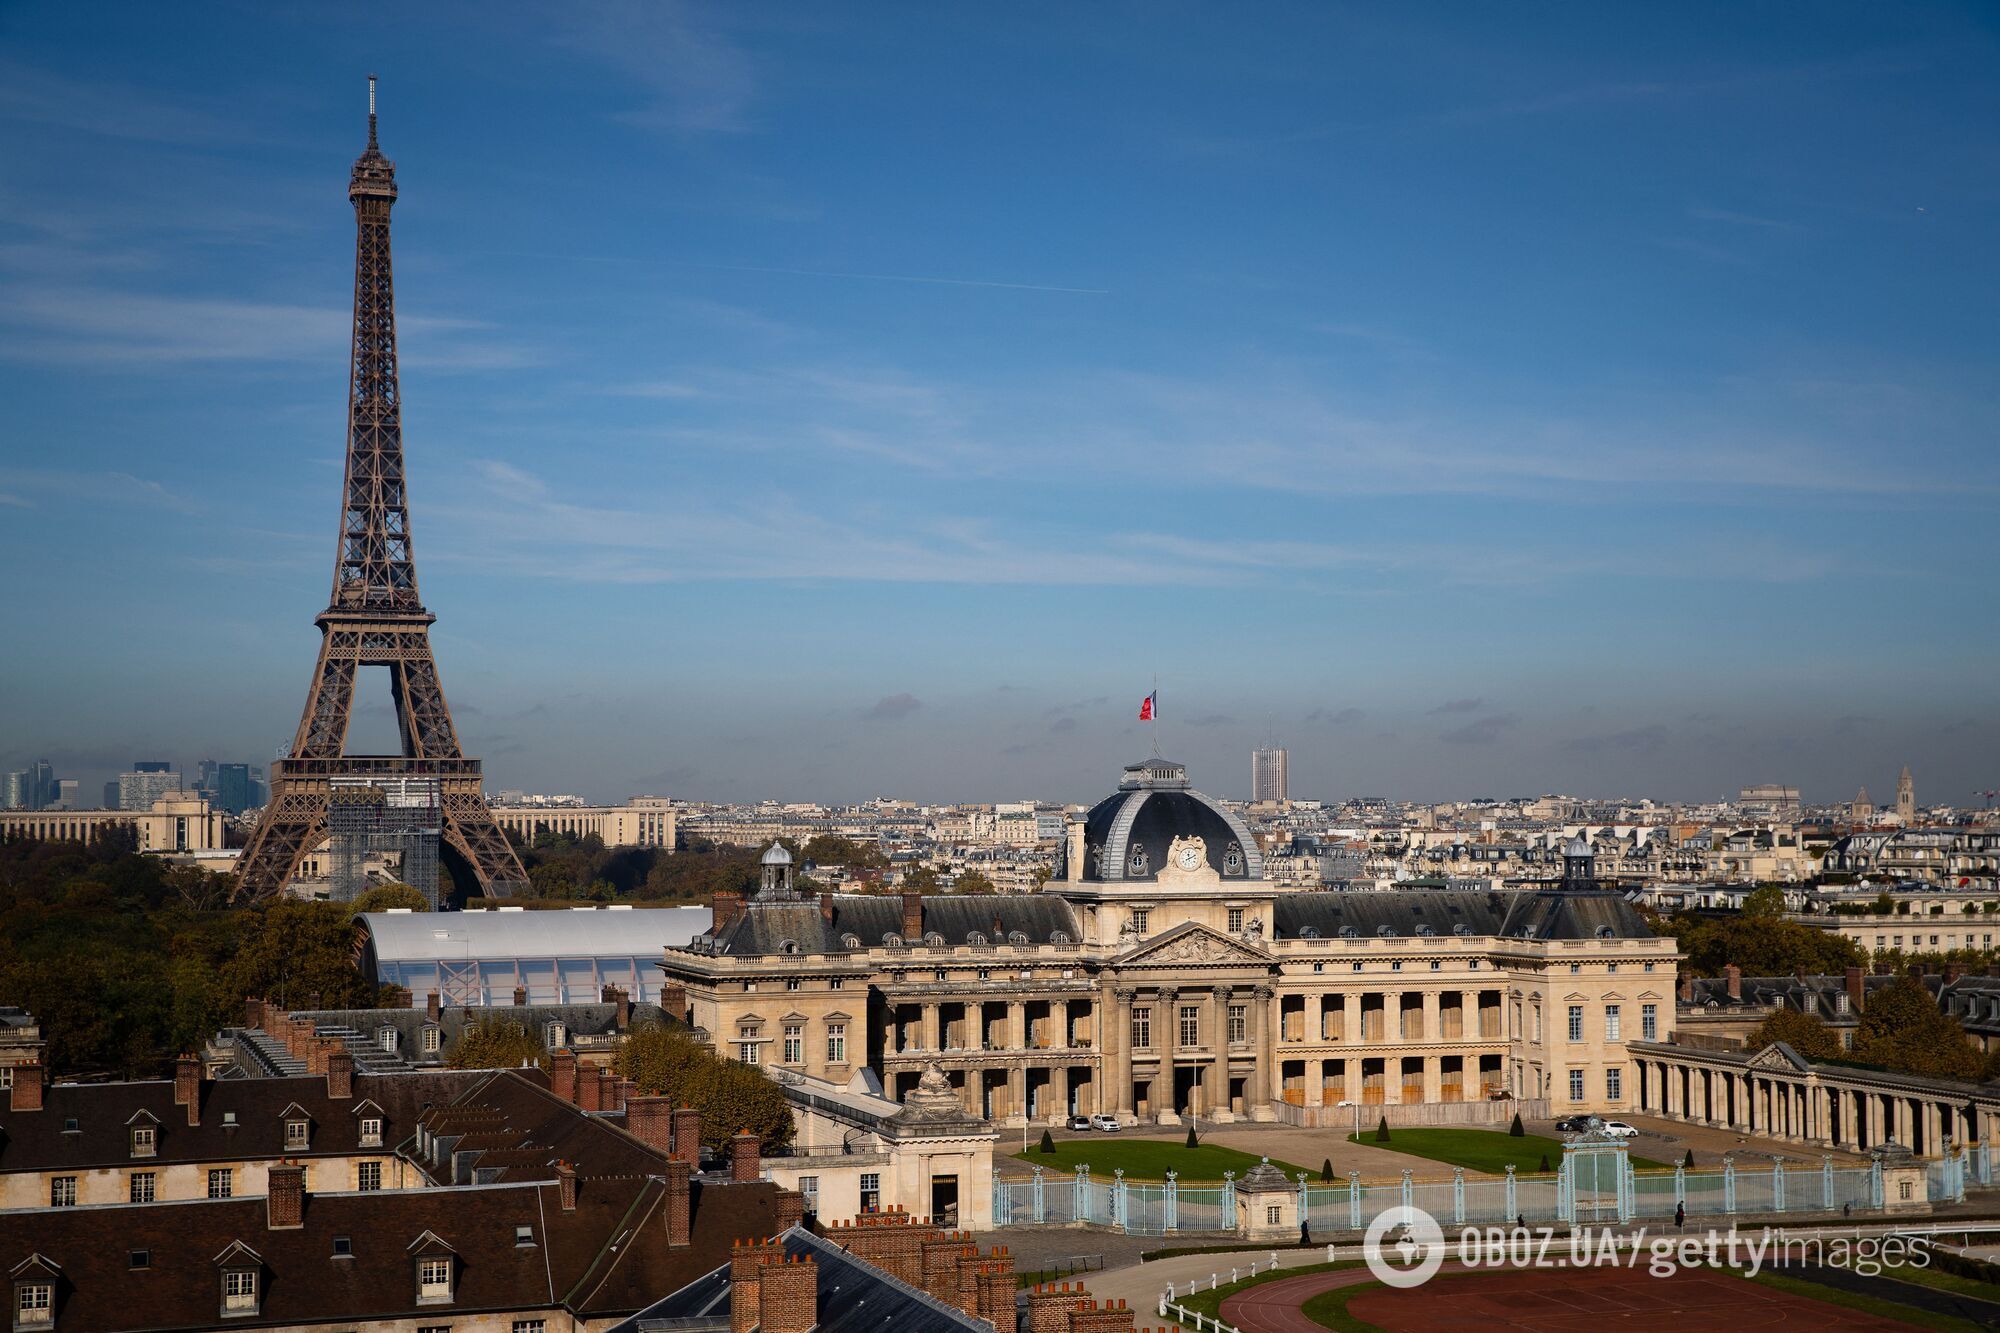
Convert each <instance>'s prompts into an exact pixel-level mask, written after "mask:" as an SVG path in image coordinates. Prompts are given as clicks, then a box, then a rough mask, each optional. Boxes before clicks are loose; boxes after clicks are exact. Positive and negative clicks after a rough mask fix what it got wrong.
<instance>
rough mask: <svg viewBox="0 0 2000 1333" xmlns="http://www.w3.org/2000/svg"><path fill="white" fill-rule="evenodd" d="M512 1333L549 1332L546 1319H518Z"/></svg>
mask: <svg viewBox="0 0 2000 1333" xmlns="http://www.w3.org/2000/svg"><path fill="white" fill-rule="evenodd" d="M510 1333H549V1321H548V1320H546V1319H516V1320H515V1321H514V1323H513V1327H512V1329H511V1330H510Z"/></svg>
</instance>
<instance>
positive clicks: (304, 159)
mask: <svg viewBox="0 0 2000 1333" xmlns="http://www.w3.org/2000/svg"><path fill="white" fill-rule="evenodd" d="M571 9H575V10H577V11H580V13H581V17H579V16H578V15H577V14H572V13H569V12H568V11H569V10H571ZM1996 69H2000V35H1996V28H1995V23H1994V19H1993V14H1992V11H1991V10H1989V9H1984V8H1983V7H1980V6H1973V5H1967V6H1951V5H1909V6H1881V5H1832V4H1828V5H1812V6H1804V5H1741V4H1718V5H1693V4H1690V5H1671V6H1664V5H1646V6H1639V5H1630V6H1623V5H1602V6H1575V5H1546V6H1542V5H1524V6H1509V7H1505V8H1501V7H1495V6H1490V5H1472V4H1467V5H1457V6H1453V5H1439V6H1430V7H1423V8H1422V9H1421V10H1419V8H1418V7H1412V6H1353V7H1344V6H1334V5H1320V4H1302V5H1296V6H1261V7H1258V6H1220V5H1217V6H1199V5H1181V4H1143V5H1141V4H1133V5H1113V4H1105V5H1090V6H1064V5H1051V6H1008V7H997V8H996V7H992V6H970V5H965V6H931V5H916V4H911V5H798V6H715V7H712V8H708V7H700V6H694V5H683V4H670V3H658V4H627V5H616V4H608V5H592V6H578V7H566V6H564V7H559V6H540V7H537V6H525V5H522V6H508V5H498V6H495V5H478V6H471V5H466V6H452V5H425V6H406V7H402V8H401V9H399V10H398V12H397V14H396V16H395V18H394V20H393V22H391V21H389V20H388V18H387V17H386V11H384V12H380V13H375V12H370V11H369V10H367V9H365V8H357V7H353V6H334V5H306V6H289V7H278V6H267V5H255V4H241V5H230V4H218V5H209V6H202V7H198V8H196V9H195V10H194V12H192V13H190V12H189V10H188V7H162V6H157V5H131V6H125V7H122V8H121V7H118V6H102V5H99V6H89V7H82V6H62V5H55V4H14V5H10V6H8V7H7V8H6V9H5V10H4V11H0V134H4V136H5V140H6V142H7V143H8V145H9V148H8V153H7V157H8V162H9V166H8V170H7V171H6V172H5V173H4V177H0V392H4V394H5V398H6V401H7V402H8V404H9V407H10V409H11V410H10V411H9V412H8V424H7V427H6V429H5V431H4V433H0V542H4V546H5V549H6V550H7V552H8V563H9V566H10V569H11V573H10V576H9V577H8V578H7V580H6V582H5V584H4V585H0V586H4V598H5V606H6V608H7V615H6V617H5V623H6V625H7V626H8V628H9V630H10V631H11V632H10V633H9V635H8V636H7V637H8V640H9V642H8V648H7V651H6V652H5V653H4V654H0V763H5V764H9V765H13V764H18V763H20V762H23V761H25V760H26V759H29V758H32V757H36V756H39V755H43V754H46V755H48V756H49V757H50V758H51V759H53V760H54V761H55V762H56V763H57V766H58V769H59V770H61V771H63V772H65V773H71V774H76V775H79V776H84V777H87V778H88V777H97V776H101V775H103V774H104V773H106V772H110V771H115V770H116V769H118V768H120V767H123V766H124V764H125V763H126V762H127V761H128V760H130V759H133V758H139V757H146V756H151V755H156V754H157V755H164V756H168V757H173V758H178V759H181V760H183V761H184V762H187V763H190V764H191V763H192V762H193V761H194V760H195V759H197V758H200V757H202V756H204V755H211V754H212V755H216V756H219V757H223V758H237V757H251V758H258V759H261V758H264V757H268V755H269V754H270V753H271V751H272V748H273V747H274V746H276V745H278V744H280V743H282V742H283V741H285V740H287V739H289V737H290V734H291V731H292V729H293V727H294V726H295V724H296V721H297V716H298V710H299V708H300V706H301V705H302V703H303V701H304V694H305V688H306V684H307V677H308V673H309V668H310V665H311V662H312V657H313V652H314V649H315V647H316V643H317V632H316V631H315V630H314V629H313V626H312V617H313V615H314V614H315V613H316V612H317V611H318V609H319V608H320V607H321V606H323V605H324V601H325V597H326V591H327V587H328V585H329V582H330V576H331V563H332V555H333V531H334V521H335V518H336V508H337V503H338V499H337V487H338V480H339V460H340V450H341V447H342V443H343V441H342V431H343V426H344V402H343V398H342V392H343V375H344V372H345V368H346V360H345V356H346V353H345V345H344V342H345V333H346V325H347V320H348V302H349V300H350V294H351V265H352V225H353V224H352V214H351V211H350V209H349V207H348V204H347V201H346V198H345V185H346V176H347V170H348V166H349V163H350V162H351V161H352V159H353V157H354V156H355V154H356V153H357V152H358V151H359V149H360V147H361V144H362V139H363V133H364V107H363V98H364V86H365V85H364V76H365V75H366V74H367V73H369V72H370V71H374V72H376V73H379V74H380V75H381V77H382V88H381V105H382V143H383V148H384V150H385V151H386V152H387V153H388V154H389V155H390V156H391V157H392V158H393V159H394V160H395V161H396V163H397V167H398V172H399V178H400V183H401V186H402V197H401V200H400V202H399V203H398V204H397V207H396V213H395V228H396V233H395V244H396V276H397V289H398V299H399V313H400V316H401V332H402V351H403V369H404V377H403V388H404V393H405V396H406V407H405V438H406V441H407V447H408V451H409V466H410V474H411V478H412V483H411V489H412V499H413V504H414V535H415V550H416V556H417V561H418V567H419V571H420V577H421V580H422V589H423V593H424V596H425V600H426V601H427V603H428V604H429V605H430V607H431V609H432V610H434V611H435V612H436V613H437V614H438V616H439V621H438V624H437V627H436V629H435V631H434V640H435V643H436V647H437V651H438V656H439V659H440V665H441V668H442V671H443V674H444V680H445V684H446V688H447V691H448V693H449V694H450V696H451V699H452V702H453V704H454V707H455V709H456V711H457V713H458V718H459V723H460V728H461V731H462V732H463V733H464V738H465V740H466V743H467V746H468V749H469V750H470V751H471V752H473V753H475V754H478V755H480V756H482V757H483V758H485V760H486V761H487V766H488V772H489V774H490V775H491V777H492V779H493V780H494V782H495V784H496V785H500V784H504V785H509V786H527V787H530V788H540V789H546V790H580V791H583V792H585V793H587V794H589V795H592V796H595V797H603V798H612V797H621V796H623V795H626V794H628V793H630V792H634V791H639V790H655V791H665V792H668V793H671V794H675V795H684V796H689V797H698V798H716V799H723V798H743V797H751V796H760V795H770V796H780V797H786V798H792V799H811V798H823V799H847V798H856V797H860V796H865V795H868V794H873V793H877V792H894V793H899V794H909V795H916V796H921V797H930V798H936V799H996V798H999V799H1006V798H1010V797H1013V796H1017V795H1030V794H1032V795H1038V796H1042V797H1045V798H1050V799H1070V800H1081V799H1088V798H1090V797H1092V796H1093V795H1095V794H1097V793H1099V792H1100V791H1102V790H1103V789H1105V788H1106V787H1107V785H1108V784H1109V782H1110V780H1111V779H1112V778H1113V777H1114V776H1115V773H1116V769H1117V767H1118V765H1119V764H1120V763H1121V762H1123V761H1125V760H1127V759H1129V758H1133V757H1137V756H1138V755H1140V754H1143V753H1144V751H1145V748H1146V745H1147V738H1146V737H1145V735H1144V734H1143V731H1142V729H1141V728H1140V726H1139V724H1137V723H1136V721H1135V720H1134V713H1135V711H1136V706H1137V702H1138V699H1139V696H1140V695H1142V694H1144V693H1145V691H1146V690H1147V689H1148V688H1150V687H1151V685H1152V682H1153V679H1154V677H1155V675H1157V676H1158V678H1159V680H1160V683H1161V689H1162V696H1163V701H1164V706H1163V713H1164V720H1163V722H1162V723H1161V726H1160V732H1161V736H1160V739H1161V742H1162V745H1163V748H1165V749H1166V750H1167V751H1169V752H1170V753H1173V754H1175V755H1177V756H1179V757H1181V758H1183V759H1185V760H1186V761H1187V762H1189V764H1190V765H1191V767H1192V768H1193V771H1194V776H1195V777H1196V779H1197V782H1198V784H1199V785H1201V786H1203V787H1205V788H1206V789H1209V790H1212V791H1215V792H1218V793H1222V794H1237V793H1242V792H1244V791H1245V790H1246V789H1247V787H1248V781H1249V760H1248V750H1249V749H1250V747H1251V745H1252V744H1253V743H1254V742H1256V741H1257V740H1259V739H1260V738H1262V737H1263V736H1264V735H1265V734H1266V733H1267V732H1268V733H1273V734H1275V735H1277V736H1278V737H1279V738H1281V739H1282V740H1284V741H1285V742H1286V743H1288V744H1289V745H1290V747H1291V749H1292V752H1293V772H1294V785H1295V789H1296V790H1298V791H1299V792H1300V793H1301V794H1308V795H1324V796H1328V797H1339V796H1346V795H1357V794H1377V793H1380V794H1388V795H1394V796H1405V797H1415V798H1442V797H1449V796H1474V795H1504V794H1514V793H1523V792H1539V791H1545V790H1568V791H1589V792H1596V793H1610V792H1620V793H1634V794H1650V795H1655V796H1660V797H1673V798H1712V797H1714V796H1716V795H1719V794H1721V793H1723V792H1725V791H1730V790H1733V789H1734V788H1735V787H1736V786H1738V785H1740V784H1742V783H1747V782H1754V781H1788V782H1795V783H1797V784H1799V785H1801V786H1802V787H1803V788H1805V790H1806V792H1807V794H1808V795H1809V796H1810V797H1815V798H1821V799H1833V798H1835V797H1842V798H1844V797H1846V796H1848V795H1850V794H1851V793H1852V791H1853V789H1854V788H1855V787H1857V786H1858V785H1860V784H1862V783H1867V784H1868V785H1869V787H1870V789H1871V790H1872V791H1873V792H1874V793H1875V794H1876V796H1877V797H1878V798H1881V797H1885V796H1887V795H1889V794H1890V792H1891V791H1892V790H1893V778H1894V774H1895V769H1896V766H1897V765H1898V764H1900V763H1902V762H1905V761H1907V762H1908V763H1910V764H1911V766H1912V767H1913V769H1914V770H1915V771H1916V774H1917V778H1918V784H1919V794H1920V796H1923V797H1926V798H1932V797H1934V798H1937V799H1963V798H1965V797H1966V796H1967V795H1968V794H1969V793H1970V791H1971V790H1972V789H1973V788H1975V787H1988V786H1995V785H2000V763H1996V761H1995V760H1994V759H1993V758H1992V755H1993V754H1994V752H1995V748H1996V741H2000V727H1996V725H1995V717H1996V704H2000V688H1996V685H1995V680H1996V673H1995V672H1994V670H1993V668H1992V659H1993V656H1994V650H1995V648H1996V646H2000V642H1996V641H2000V628H1997V627H1996V617H1995V616H1994V610H1995V604H1996V598H1995V593H1994V578H1993V570H1994V563H1995V561H1994V557H1995V554H1996V551H1995V545H1996V543H1995V538H1994V526H1993V514H1994V507H1995V500H1996V496H2000V468H1996V463H1995V451H1994V447H1993V437H1994V427H1995V424H1996V420H2000V411H1996V407H2000V401H1997V400H2000V389H1997V388H1996V382H1995V373H1994V366H1995V364H1996V352H2000V346H1996V343H2000V333H1996V322H1995V320H1994V309H1995V295H1996V292H1995V285H1996V284H1995V278H1996V272H1997V271H2000V261H1996V258H1995V250H1994V247H1993V236H1994V235H1995V234H1996V223H2000V185H1996V182H2000V173H1997V172H1996V168H2000V130H1996V127H2000V76H1996V75H1995V73H1994V71H1995V70H1996ZM369 703H370V706H369V708H368V710H367V711H366V712H364V714H363V715H362V716H361V718H360V719H359V722H358V724H357V727H358V729H359V730H358V732H357V741H358V742H359V741H362V740H364V739H365V738H366V737H367V736H369V735H370V734H372V735H374V736H376V737H380V736H382V735H384V734H386V732H387V727H388V722H387V713H386V708H385V706H384V704H385V696H383V695H382V694H381V693H380V692H379V691H378V692H377V693H376V694H375V695H373V696H370V699H369ZM370 729H373V730H372V733H371V731H370Z"/></svg>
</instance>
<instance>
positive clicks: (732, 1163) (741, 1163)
mask: <svg viewBox="0 0 2000 1333" xmlns="http://www.w3.org/2000/svg"><path fill="white" fill-rule="evenodd" d="M758 1146H759V1140H758V1138H757V1136H756V1135H755V1134H752V1133H751V1132H750V1131H749V1130H747V1129H739V1130H737V1131H736V1133H734V1134H732V1135H731V1136H730V1138H729V1178H730V1179H731V1180H742V1181H748V1180H756V1179H759V1178H760V1177H761V1176H762V1174H763V1172H762V1170H761V1169H760V1164H759V1162H758V1160H757V1149H758Z"/></svg>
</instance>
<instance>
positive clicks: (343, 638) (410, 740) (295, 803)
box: [236, 76, 528, 899]
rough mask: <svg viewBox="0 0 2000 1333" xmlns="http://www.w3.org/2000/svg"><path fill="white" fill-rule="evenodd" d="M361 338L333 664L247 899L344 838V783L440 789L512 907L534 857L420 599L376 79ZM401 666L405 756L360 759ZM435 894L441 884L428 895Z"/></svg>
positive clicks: (320, 679) (261, 845)
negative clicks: (454, 710) (494, 801)
mask: <svg viewBox="0 0 2000 1333" xmlns="http://www.w3.org/2000/svg"><path fill="white" fill-rule="evenodd" d="M347 197H348V199H349V201H350V202H352V203H353V205H354V223H355V233H354V235H355V242H354V337H353V342H352V345H351V349H350V359H349V362H348V381H347V384H348V396H347V476H346V480H345V483H344V484H343V486H342V489H341V510H340V541H339V545H338V546H337V548H336V553H335V556H334V565H333V596H332V598H331V599H330V600H329V601H328V603H327V608H326V610H324V611H322V612H320V614H319V628H320V635H321V638H320V649H319V662H318V664H317V665H316V666H315V667H314V668H313V682H312V690H311V692H310V693H309V694H308V695H307V696H306V707H305V715H304V716H303V717H301V718H300V719H299V729H298V732H297V734H296V735H295V736H294V737H293V738H292V746H291V749H290V750H289V751H287V752H286V754H285V756H284V757H283V758H282V759H279V760H277V761H276V762H274V763H273V764H272V765H271V799H270V800H269V802H268V803H266V805H265V806H264V813H263V817H262V818H261V819H260V820H259V821H258V823H257V830H256V832H255V833H253V834H251V835H250V845H249V846H247V847H245V848H244V849H243V856H242V858H241V859H240V860H239V861H238V862H237V864H236V878H237V889H236V891H237V894H238V896H239V897H246V898H258V899H261V898H269V897H271V896H272V895H274V894H277V893H279V892H281V891H282V890H283V889H284V887H285V885H286V883H287V882H289V881H290V880H291V878H292V877H293V875H294V874H296V873H297V871H298V868H299V863H300V862H302V861H304V860H305V859H306V858H307V857H308V856H311V855H312V854H313V852H314V851H316V850H317V849H318V847H319V845H320V843H321V842H323V841H325V840H326V838H327V835H328V833H329V832H330V831H331V830H330V828H329V822H328V805H329V802H330V800H331V797H332V793H333V790H334V784H335V783H336V781H338V780H343V779H365V780H367V781H370V782H376V783H383V784H391V783H394V782H396V781H398V780H403V779H428V780H431V781H434V782H436V783H437V784H438V788H439V791H440V793H441V796H440V810H439V815H440V818H439V829H438V832H439V834H440V836H441V837H442V838H443V840H444V844H445V847H446V848H448V849H450V850H451V851H452V852H455V853H456V854H457V855H458V856H459V858H460V859H461V861H462V864H463V865H464V867H465V868H466V869H467V870H469V871H470V872H471V874H472V877H473V878H474V879H475V880H477V882H478V887H479V889H480V891H481V892H483V893H486V894H490V895H494V896H499V897H504V896H506V895H508V894H511V893H513V892H515V891H516V890H518V889H521V888H524V887H526V885H527V880H528V876H527V873H526V872H525V871H524V870H522V868H521V859H520V857H518V856H516V855H515V854H514V849H513V847H512V846H511V845H509V843H508V842H507V839H506V838H505V837H504V836H503V835H502V834H501V832H500V829H499V826H498V825H496V824H495V823H494V822H493V812H492V811H491V810H489V809H487V808H486V797H485V796H484V794H483V793H482V791H481V778H480V769H479V761H478V760H477V759H468V758H467V757H466V756H465V753H464V751H463V750H461V749H460V748H459V743H458V730H457V728H456V727H455V726H454V725H453V724H452V720H451V709H450V708H449V707H447V706H446V704H445V699H444V686H443V685H442V684H441V683H440V682H439V680H438V669H437V661H436V659H435V658H433V657H432V656H431V637H430V628H431V622H432V621H434V620H435V619H437V617H435V616H433V615H432V614H431V613H430V612H429V611H427V610H425V609H424V604H423V602H422V600H421V599H419V598H418V596H417V567H416V563H415V561H414V560H413V559H412V557H411V553H410V505H409V496H408V493H407V490H406V487H405V484H404V472H403V396H402V392H401V390H400V388H399V387H398V383H399V382H398V379H397V367H396V297H395V284H394V282H393V281H392V280H391V277H390V267H389V209H390V207H391V206H392V205H394V204H395V202H396V166H395V163H393V162H391V161H390V160H389V159H388V158H386V157H384V156H382V150H381V148H380V147H379V146H378V144H377V143H376V138H375V80H374V78H373V76H371V77H370V78H369V80H368V147H367V150H366V151H364V152H363V153H362V154H361V156H360V157H359V158H358V159H356V161H355V163H354V172H353V175H352V176H351V177H350V178H349V180H348V185H347ZM374 666H379V667H387V668H388V674H389V683H390V686H391V689H392V691H393V694H394V699H395V706H396V727H397V730H398V731H399V732H400V733H401V737H402V747H401V750H402V752H401V753H400V754H394V755H353V754H348V753H347V724H348V720H349V718H350V716H351V715H352V713H353V710H354V684H355V681H356V680H357V679H358V678H359V677H360V675H361V669H362V668H363V667H374ZM416 887H418V888H419V889H425V890H428V889H429V887H430V886H429V885H422V884H420V885H417V886H416Z"/></svg>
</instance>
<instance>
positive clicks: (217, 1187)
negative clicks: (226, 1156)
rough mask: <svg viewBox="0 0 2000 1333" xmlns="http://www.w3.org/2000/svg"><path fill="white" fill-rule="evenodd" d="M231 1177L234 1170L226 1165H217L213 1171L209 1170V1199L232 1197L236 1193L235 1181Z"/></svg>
mask: <svg viewBox="0 0 2000 1333" xmlns="http://www.w3.org/2000/svg"><path fill="white" fill-rule="evenodd" d="M233 1177H234V1172H232V1171H231V1170H230V1169H229V1168H228V1167H226V1166H221V1167H217V1168H215V1169H214V1170H213V1171H210V1172H209V1173H208V1197H209V1198H211V1199H227V1198H231V1197H233V1196H234V1195H235V1193H236V1182H235V1180H234V1178H233Z"/></svg>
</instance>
